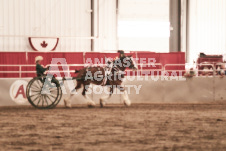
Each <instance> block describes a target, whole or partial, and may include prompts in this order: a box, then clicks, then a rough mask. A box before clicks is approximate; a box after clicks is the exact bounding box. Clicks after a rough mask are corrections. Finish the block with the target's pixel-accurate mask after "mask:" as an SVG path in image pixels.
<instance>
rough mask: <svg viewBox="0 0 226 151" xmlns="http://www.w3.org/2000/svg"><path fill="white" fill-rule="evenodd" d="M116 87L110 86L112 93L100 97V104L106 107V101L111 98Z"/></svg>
mask: <svg viewBox="0 0 226 151" xmlns="http://www.w3.org/2000/svg"><path fill="white" fill-rule="evenodd" d="M113 91H114V88H113V86H111V87H110V94H109V95H108V96H103V97H101V98H100V106H101V107H104V105H105V102H106V101H107V100H108V99H110V98H111V95H112V94H113Z"/></svg>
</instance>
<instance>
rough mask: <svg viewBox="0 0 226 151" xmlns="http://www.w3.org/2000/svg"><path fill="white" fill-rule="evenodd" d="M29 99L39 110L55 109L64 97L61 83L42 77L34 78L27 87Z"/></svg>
mask: <svg viewBox="0 0 226 151" xmlns="http://www.w3.org/2000/svg"><path fill="white" fill-rule="evenodd" d="M26 95H27V99H28V101H29V102H30V104H31V105H32V106H34V107H36V108H39V109H49V108H54V107H55V106H56V105H57V104H58V103H59V102H60V99H61V97H62V90H61V87H60V84H59V81H58V80H57V79H55V78H53V79H52V80H51V78H50V77H47V76H41V77H35V78H33V79H32V80H31V81H30V82H29V83H28V85H27V89H26Z"/></svg>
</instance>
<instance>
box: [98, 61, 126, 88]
mask: <svg viewBox="0 0 226 151" xmlns="http://www.w3.org/2000/svg"><path fill="white" fill-rule="evenodd" d="M113 69H114V70H115V71H116V72H114V75H115V74H117V75H119V74H121V75H124V71H122V70H120V69H119V68H118V67H117V66H116V65H115V64H114V62H113V61H108V62H107V65H106V67H105V68H104V73H105V75H104V78H103V82H102V84H101V85H102V86H104V85H106V83H107V77H108V76H109V75H110V74H111V73H112V70H113Z"/></svg>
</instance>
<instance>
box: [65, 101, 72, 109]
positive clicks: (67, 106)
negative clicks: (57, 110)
mask: <svg viewBox="0 0 226 151" xmlns="http://www.w3.org/2000/svg"><path fill="white" fill-rule="evenodd" d="M64 106H65V107H66V108H71V104H68V103H67V101H66V100H64Z"/></svg>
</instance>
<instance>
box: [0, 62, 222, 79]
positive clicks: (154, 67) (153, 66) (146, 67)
mask: <svg viewBox="0 0 226 151" xmlns="http://www.w3.org/2000/svg"><path fill="white" fill-rule="evenodd" d="M105 65H106V64H55V65H53V64H51V66H57V67H66V68H67V70H66V71H63V70H60V69H59V68H58V70H56V71H48V72H54V73H57V72H59V73H64V74H67V75H69V74H70V73H74V71H75V70H71V68H72V67H87V66H102V67H103V66H105ZM187 65H188V64H165V65H164V66H163V65H162V64H161V63H140V64H137V66H138V70H136V72H140V73H141V74H142V73H143V72H144V71H145V72H146V71H150V72H151V71H157V72H163V73H165V72H183V73H184V72H187V71H189V70H188V69H186V66H187ZM219 65H220V64H219ZM35 66H36V65H34V64H32V65H12V64H11V65H1V64H0V68H1V67H3V68H4V67H6V68H7V67H8V68H11V67H14V68H17V69H18V70H2V69H0V74H7V73H8V74H18V75H19V76H18V78H22V77H23V76H22V74H28V73H34V74H35V73H36V71H35ZM46 66H49V65H46ZM199 66H211V67H212V70H206V69H205V70H201V69H199V68H198V67H199ZM25 67H34V68H33V69H34V70H24V68H25ZM168 67H180V68H183V67H184V69H170V70H168V69H167V68H168ZM127 71H132V70H131V69H128V70H127ZM194 71H196V72H197V73H196V74H197V76H198V74H199V72H211V73H213V75H215V73H216V71H217V70H216V69H215V65H214V64H196V69H194ZM26 77H27V76H26ZM3 78H4V77H3ZM7 78H8V77H7ZM29 78H30V77H29Z"/></svg>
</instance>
